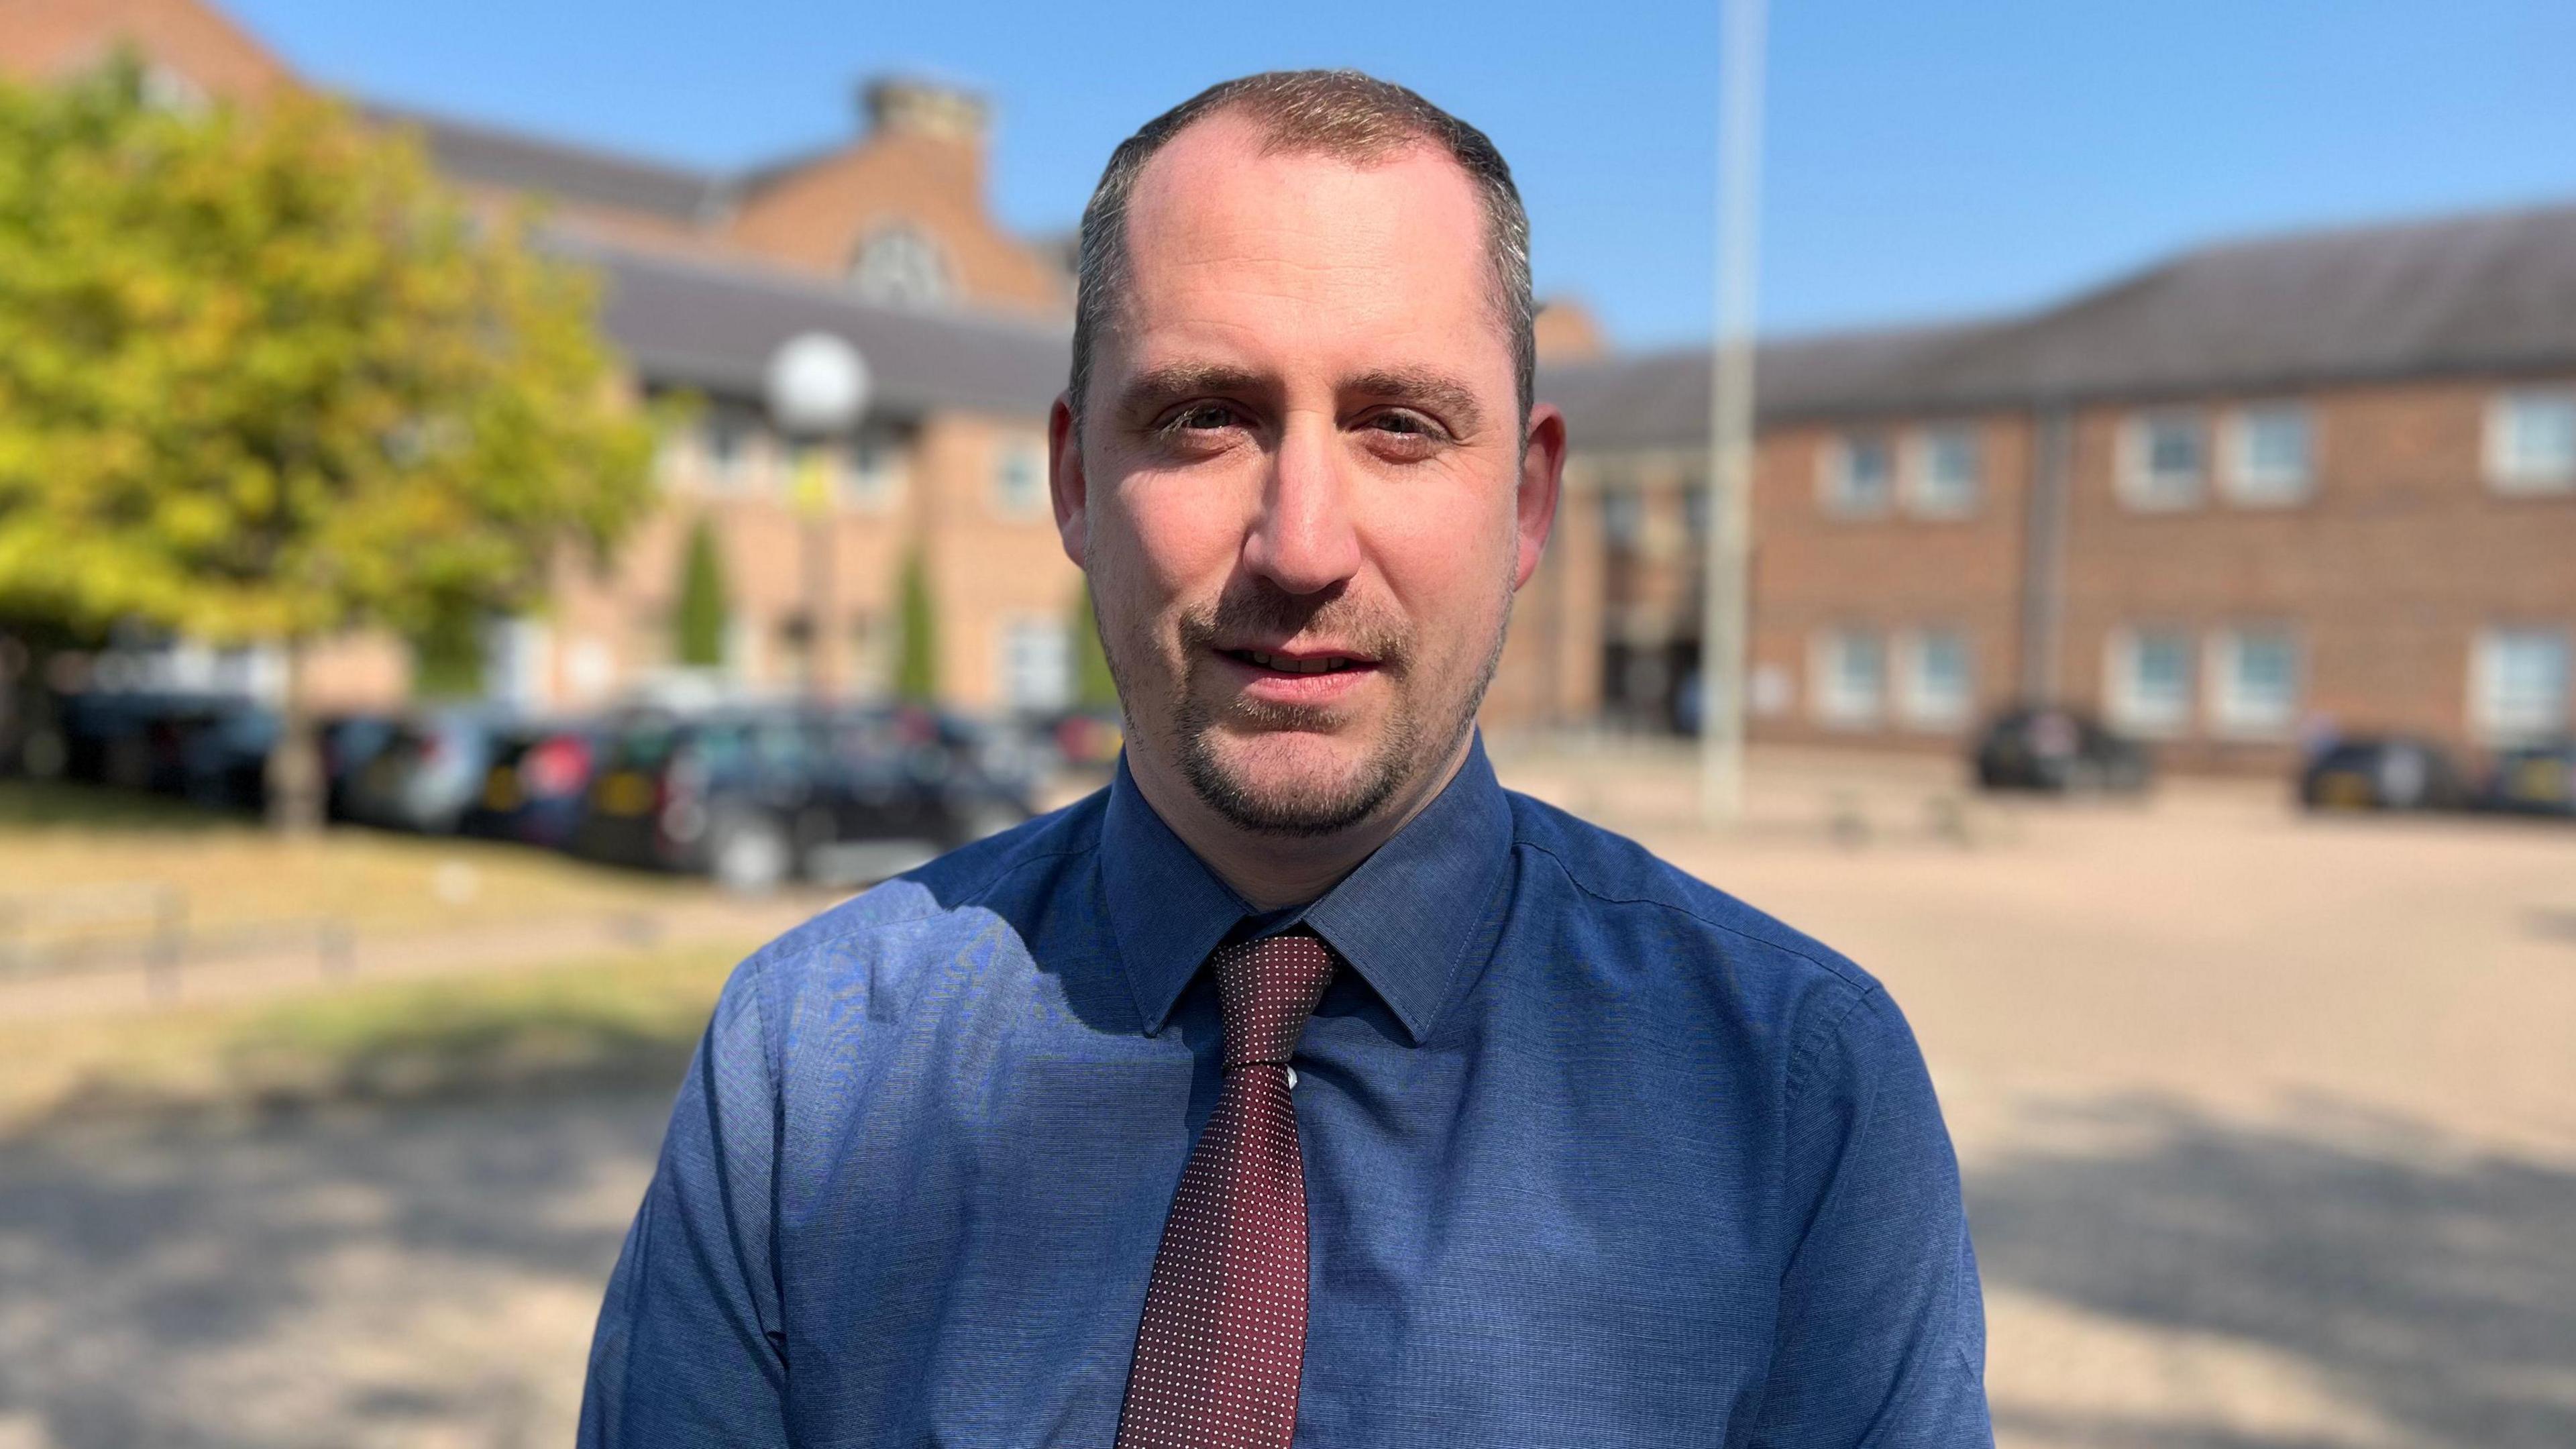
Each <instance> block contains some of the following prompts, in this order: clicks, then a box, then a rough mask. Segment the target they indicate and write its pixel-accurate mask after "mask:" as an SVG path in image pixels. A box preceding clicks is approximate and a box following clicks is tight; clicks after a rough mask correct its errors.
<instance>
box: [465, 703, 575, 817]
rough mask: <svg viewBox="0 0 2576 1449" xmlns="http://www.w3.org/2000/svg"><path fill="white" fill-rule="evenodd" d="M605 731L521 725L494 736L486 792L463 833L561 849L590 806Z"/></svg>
mask: <svg viewBox="0 0 2576 1449" xmlns="http://www.w3.org/2000/svg"><path fill="white" fill-rule="evenodd" d="M599 746H600V730H599V727H598V726H596V725H592V724H586V723H578V722H561V723H553V724H535V723H528V724H517V725H509V726H504V727H502V728H500V729H497V730H495V731H494V732H493V741H492V747H491V752H490V763H489V764H488V765H486V766H485V768H484V771H483V780H482V785H481V788H480V791H479V792H478V793H477V794H476V795H475V797H474V799H473V800H472V802H471V803H469V804H468V805H467V806H466V807H465V812H464V814H463V815H462V816H461V817H459V819H458V821H457V831H458V833H460V834H464V835H476V836H482V837H484V838H486V839H490V840H516V841H521V842H524V843H526V844H529V845H543V846H551V847H561V846H563V845H565V844H567V843H568V842H570V841H571V839H572V833H573V829H574V827H575V826H577V825H579V824H580V823H581V817H582V812H583V811H584V810H585V809H586V808H587V807H588V801H589V794H590V778H591V771H592V766H593V765H595V764H596V763H597V762H598V758H599Z"/></svg>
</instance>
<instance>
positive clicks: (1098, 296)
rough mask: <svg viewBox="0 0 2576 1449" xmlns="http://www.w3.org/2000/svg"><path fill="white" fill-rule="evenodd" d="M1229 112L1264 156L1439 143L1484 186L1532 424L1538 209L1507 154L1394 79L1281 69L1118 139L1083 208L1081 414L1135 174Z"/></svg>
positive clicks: (1500, 290) (1377, 157) (1117, 292)
mask: <svg viewBox="0 0 2576 1449" xmlns="http://www.w3.org/2000/svg"><path fill="white" fill-rule="evenodd" d="M1219 112H1224V113H1226V114H1229V115H1236V116H1241V117H1243V118H1244V119H1246V120H1248V121H1250V122H1251V123H1252V124H1253V125H1254V126H1256V127H1258V128H1259V129H1260V130H1261V131H1262V133H1263V136H1264V142H1263V146H1262V154H1264V155H1274V156H1275V155H1280V154H1297V153H1320V154H1322V155H1325V156H1330V157H1334V158H1337V159H1340V160H1344V161H1348V162H1350V163H1352V164H1353V165H1357V166H1369V165H1374V164H1376V163H1378V162H1380V161H1384V160H1386V159H1388V158H1390V157H1392V156H1394V155H1396V154H1398V153H1399V152H1402V151H1404V150H1406V149H1408V148H1410V147H1413V146H1421V145H1429V146H1434V147H1437V148H1439V149H1440V150H1441V151H1443V152H1445V153H1446V154H1447V155H1448V156H1449V158H1450V159H1451V160H1453V161H1455V162H1457V163H1458V165H1459V166H1460V168H1462V169H1463V170H1465V171H1466V173H1467V177H1468V179H1469V180H1470V181H1472V182H1474V183H1475V186H1476V192H1477V196H1478V199H1479V200H1480V202H1481V203H1482V207H1483V211H1484V214H1485V256H1486V264H1487V267H1488V269H1489V270H1490V271H1491V272H1492V274H1493V275H1492V278H1491V281H1492V284H1493V288H1494V301H1495V307H1494V310H1495V314H1496V318H1497V320H1498V321H1499V322H1500V323H1501V324H1502V327H1503V329H1504V331H1505V333H1506V334H1507V335H1508V336H1509V337H1510V339H1511V348H1512V366H1513V373H1514V381H1515V382H1516V384H1517V385H1518V388H1519V395H1520V411H1521V419H1522V421H1523V422H1524V423H1526V422H1527V421H1528V419H1529V413H1530V404H1531V399H1532V394H1533V391H1534V379H1535V375H1536V372H1537V354H1538V347H1537V339H1536V335H1535V329H1536V319H1537V314H1538V307H1537V304H1536V302H1535V301H1534V300H1533V299H1532V298H1531V295H1530V252H1529V212H1528V211H1527V210H1526V209H1524V208H1523V207H1522V205H1521V194H1520V190H1519V188H1517V187H1515V186H1514V185H1513V184H1512V169H1511V167H1510V166H1508V165H1506V164H1504V162H1503V153H1502V152H1500V151H1497V150H1496V149H1494V143H1493V142H1492V141H1491V140H1490V139H1488V138H1487V137H1486V135H1485V133H1484V132H1482V131H1479V130H1477V129H1476V128H1475V127H1473V126H1471V125H1468V124H1467V123H1466V122H1464V121H1462V120H1459V119H1458V118H1457V117H1456V116H1453V115H1451V114H1449V113H1448V112H1447V111H1444V110H1442V109H1440V108H1439V107H1438V106H1435V105H1433V104H1431V103H1430V102H1429V101H1426V100H1424V99H1423V98H1422V97H1421V96H1419V95H1417V94H1415V93H1414V92H1412V91H1410V90H1408V89H1406V88H1405V87H1403V86H1400V85H1396V84H1393V83H1392V82H1388V81H1382V80H1379V79H1377V78H1376V77H1374V76H1369V75H1363V74H1361V73H1360V72H1358V71H1355V70H1274V71H1265V72H1263V73H1262V74H1260V75H1248V76H1244V77H1243V78H1241V79H1239V80H1230V81H1225V82H1222V83H1220V84H1217V85H1213V86H1210V87H1208V88H1207V89H1206V90H1203V91H1201V92H1199V93H1198V94H1197V95H1195V96H1192V97H1190V98H1189V99H1188V100H1186V101H1183V102H1181V103H1180V104H1179V105H1177V106H1174V107H1172V108H1171V109H1170V110H1168V111H1165V112H1164V113H1163V114H1161V115H1159V116H1156V117H1155V118H1154V119H1152V120H1150V121H1147V122H1146V123H1145V124H1144V126H1143V127H1142V128H1140V129H1139V130H1138V131H1137V132H1136V134H1135V135H1132V136H1130V137H1128V138H1127V139H1126V140H1124V141H1122V142H1120V143H1119V144H1118V149H1117V150H1115V151H1113V152H1111V153H1110V155H1109V165H1108V167H1107V169H1105V170H1103V171H1102V172H1101V174H1100V184H1099V185H1098V186H1097V187H1095V188H1093V190H1092V193H1091V202H1090V204H1089V205H1087V206H1085V207H1084V208H1083V209H1082V240H1081V256H1080V262H1079V265H1078V276H1077V279H1076V284H1075V301H1074V313H1073V379H1072V386H1071V389H1070V400H1071V404H1072V409H1073V415H1074V418H1075V419H1076V421H1077V422H1078V421H1079V420H1080V419H1081V417H1082V408H1083V400H1084V393H1085V392H1086V390H1087V389H1088V388H1089V386H1090V383H1091V352H1092V348H1093V347H1095V346H1096V345H1097V344H1098V343H1099V340H1100V336H1101V333H1102V332H1103V331H1104V330H1105V329H1107V328H1109V327H1111V326H1113V325H1115V322H1116V318H1117V309H1118V306H1119V303H1120V301H1121V300H1122V297H1123V294H1124V292H1125V290H1126V286H1127V270H1128V252H1127V205H1128V201H1129V199H1130V198H1131V197H1132V196H1133V195H1134V193H1135V189H1136V178H1137V176H1138V175H1140V174H1141V173H1142V172H1143V171H1144V169H1145V163H1146V162H1148V161H1150V160H1152V159H1153V158H1154V155H1155V153H1156V152H1158V151H1160V150H1162V149H1163V147H1164V146H1165V145H1166V144H1168V143H1169V142H1170V141H1171V139H1172V138H1173V137H1174V136H1176V135H1179V134H1180V133H1181V132H1182V131H1183V130H1185V129H1187V128H1188V127H1189V125H1190V123H1192V122H1194V121H1198V120H1201V119H1203V118H1205V117H1207V116H1211V115H1214V114H1217V113H1219Z"/></svg>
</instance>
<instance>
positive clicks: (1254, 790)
mask: <svg viewBox="0 0 2576 1449" xmlns="http://www.w3.org/2000/svg"><path fill="white" fill-rule="evenodd" d="M1411 753H1412V752H1411V751H1410V750H1409V749H1406V748H1404V747H1403V746H1402V745H1401V743H1400V742H1398V741H1394V740H1382V741H1379V742H1378V745H1377V748H1374V749H1371V748H1369V747H1368V746H1366V745H1364V744H1361V743H1359V742H1355V741H1351V740H1348V739H1345V738H1341V737H1337V736H1333V735H1325V734H1317V733H1312V732H1308V731H1302V730H1264V731H1261V732H1258V733H1255V734H1249V735H1237V734H1233V733H1230V732H1228V731H1224V730H1206V731H1202V732H1200V733H1199V734H1198V735H1197V736H1196V737H1195V738H1193V739H1191V740H1190V741H1189V742H1188V744H1187V745H1186V746H1185V747H1184V749H1183V751H1182V758H1181V768H1182V773H1183V774H1184V775H1186V776H1187V777H1188V779H1189V782H1190V786H1191V788H1192V789H1193V790H1195V791H1196V792H1197V793H1198V796H1199V798H1200V799H1202V800H1204V801H1206V802H1207V804H1208V806H1209V807H1210V808H1211V809H1214V810H1215V811H1216V812H1217V813H1218V814H1220V815H1222V816H1224V817H1225V818H1226V819H1227V820H1229V821H1231V822H1232V823H1233V824H1235V825H1237V826H1239V827H1241V828H1243V829H1246V830H1254V831H1259V832H1262V833H1264V834H1273V835H1331V834H1334V833H1336V832H1338V831H1342V830H1346V829H1349V828H1350V827H1351V826H1354V825H1357V824H1360V823H1361V822H1362V821H1365V820H1367V819H1368V818H1369V817H1370V816H1371V815H1374V814H1375V813H1376V812H1377V811H1378V809H1379V808H1380V807H1381V806H1383V805H1384V804H1385V803H1386V802H1387V800H1388V798H1389V797H1390V796H1392V795H1393V794H1394V793H1395V791H1396V787H1397V786H1398V785H1399V784H1401V783H1402V778H1403V775H1404V767H1405V765H1406V764H1407V763H1409V762H1410V761H1409V757H1410V755H1411Z"/></svg>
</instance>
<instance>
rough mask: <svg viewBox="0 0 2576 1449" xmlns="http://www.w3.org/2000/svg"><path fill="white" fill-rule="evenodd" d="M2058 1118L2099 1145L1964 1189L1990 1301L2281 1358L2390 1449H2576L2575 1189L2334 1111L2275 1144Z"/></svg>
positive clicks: (2167, 1116)
mask: <svg viewBox="0 0 2576 1449" xmlns="http://www.w3.org/2000/svg"><path fill="white" fill-rule="evenodd" d="M2068 1117H2069V1120H2067V1121H2065V1122H2061V1123H2057V1124H2054V1125H2056V1126H2059V1127H2065V1128H2069V1129H2073V1130H2074V1131H2075V1132H2076V1133H2079V1134H2086V1135H2091V1136H2094V1137H2096V1138H2098V1139H2100V1140H2107V1141H2111V1142H2115V1143H2118V1144H2121V1145H2120V1146H2119V1147H2118V1148H2116V1149H2114V1150H2110V1151H2105V1152H2082V1153H2069V1154H2051V1155H2032V1156H2023V1157H2016V1158H2010V1159H2007V1160H2005V1161H2004V1162H2002V1163H2001V1164H1999V1165H1997V1166H1996V1167H1994V1168H1992V1169H1990V1170H1986V1171H1982V1172H1979V1173H1976V1174H1974V1175H1973V1177H1972V1180H1971V1181H1970V1182H1969V1184H1968V1201H1969V1216H1970V1220H1971V1223H1972V1225H1973V1227H1974V1230H1975V1233H1976V1239H1977V1247H1978V1254H1979V1258H1980V1260H1981V1263H1982V1266H1983V1269H1984V1275H1985V1278H1986V1281H1987V1283H1988V1284H1989V1285H1990V1286H1993V1287H2003V1286H2009V1287H2011V1288H2014V1289H2018V1290H2020V1291H2023V1292H2025V1293H2032V1294H2037V1295H2041V1296H2044V1297H2047V1298H2051V1299H2055V1300H2058V1301H2060V1302H2062V1303H2065V1304H2069V1305H2072V1306H2074V1307H2076V1308H2079V1309H2082V1310H2084V1311H2086V1312H2088V1313H2090V1314H2094V1315H2100V1316H2104V1317H2109V1318H2113V1319H2119V1320H2124V1321H2126V1322H2128V1323H2130V1324H2133V1325H2138V1326H2142V1327H2145V1328H2149V1329H2156V1330H2170V1331H2177V1332H2190V1333H2196V1334H2208V1335H2219V1336H2223V1337H2226V1338H2232V1339H2236V1340H2241V1341H2243V1342H2245V1343H2248V1344H2250V1345H2256V1346H2260V1347H2263V1348H2267V1349H2270V1350H2272V1351H2274V1352H2276V1353H2282V1354H2287V1355H2290V1356H2293V1357H2295V1358H2297V1359H2300V1360H2303V1361H2304V1362H2305V1363H2307V1364H2308V1365H2309V1366H2311V1367H2312V1368H2313V1369H2314V1370H2315V1372H2316V1373H2317V1374H2318V1376H2319V1377H2320V1379H2322V1380H2323V1381H2324V1382H2326V1383H2327V1384H2329V1385H2331V1386H2332V1387H2333V1388H2334V1390H2335V1391H2336V1392H2337V1394H2338V1396H2339V1397H2341V1398H2342V1399H2343V1401H2344V1402H2347V1403H2350V1404H2353V1405H2356V1406H2361V1407H2366V1408H2368V1409H2370V1410H2372V1411H2374V1412H2375V1413H2376V1414H2377V1416H2378V1417H2379V1418H2380V1419H2381V1420H2383V1421H2384V1422H2385V1423H2386V1424H2387V1425H2388V1426H2389V1429H2390V1431H2391V1438H2392V1441H2393V1442H2397V1443H2403V1444H2407V1445H2428V1446H2429V1445H2436V1444H2444V1445H2461V1446H2478V1449H2523V1446H2529V1449H2565V1446H2568V1445H2576V1173H2570V1172H2568V1171H2565V1170H2563V1169H2561V1168H2556V1167H2551V1166H2546V1165H2541V1164H2537V1163H2533V1162H2527V1161H2521V1160H2516V1159H2509V1158H2500V1157H2495V1156H2486V1155H2469V1154H2463V1153H2461V1152H2459V1151H2457V1150H2455V1149H2452V1148H2448V1147H2446V1146H2445V1144H2444V1141H2443V1139H2442V1137H2441V1135H2440V1134H2438V1133H2437V1132H2435V1131H2433V1130H2431V1129H2428V1128H2424V1127H2422V1126H2420V1125H2417V1124H2413V1123H2408V1122H2404V1121H2395V1120H2391V1119H2388V1118H2384V1117H2374V1116H2365V1115H2362V1114H2358V1113H2355V1112H2352V1111H2350V1110H2347V1109H2343V1108H2339V1107H2336V1106H2334V1105H2332V1104H2321V1103H2320V1104H2309V1105H2308V1106H2307V1107H2306V1108H2304V1109H2303V1110H2302V1111H2301V1112H2299V1113H2298V1114H2296V1115H2295V1116H2294V1118H2293V1120H2292V1124H2291V1125H2290V1126H2288V1127H2284V1128H2279V1129H2274V1130H2251V1129H2247V1128H2243V1127H2238V1126H2233V1125H2228V1124H2223V1123H2220V1122H2217V1121H2214V1120H2211V1119H2209V1118H2206V1117H2203V1116H2201V1115H2199V1114H2197V1113H2195V1112H2192V1111H2190V1110H2187V1109H2184V1108H2180V1107H2176V1106H2173V1105H2170V1104H2164V1103H2155V1102H2124V1103H2120V1104H2116V1105H2111V1106H2105V1107H2100V1108H2092V1109H2087V1110H2085V1111H2083V1112H2080V1113H2070V1114H2068ZM2178 1407H2183V1408H2186V1409H2187V1407H2188V1406H2178ZM1997 1427H1998V1428H1999V1429H2000V1430H2003V1431H2005V1432H2007V1433H2009V1432H2011V1431H2013V1430H2015V1429H2019V1430H2021V1431H2023V1432H2026V1433H2029V1434H2031V1435H2033V1436H2034V1437H2042V1438H2045V1439H2047V1440H2049V1441H2051V1442H2058V1443H2076V1444H2087V1445H2100V1446H2103V1449H2131V1446H2136V1449H2147V1446H2155V1449H2309V1446H2311V1445H2318V1444H2321V1443H2323V1442H2324V1441H2319V1440H2314V1439H2309V1438H2304V1437H2265V1436H2261V1435H2253V1436H2249V1435H2247V1434H2243V1433H2234V1432H2211V1433H2207V1434H2202V1435H2198V1436H2195V1435H2193V1434H2192V1433H2191V1432H2189V1431H2182V1432H2180V1433H2179V1434H2178V1433H2177V1430H2176V1429H2175V1428H2174V1427H2173V1426H2172V1425H2171V1424H2168V1423H2155V1424H2141V1423H2135V1422H2124V1421H2119V1420H2103V1421H2098V1422H2087V1421H2081V1420H2072V1419H2069V1418H2067V1417H2065V1416H2059V1415H2050V1416H2044V1417H2035V1416H2024V1417H2022V1418H2019V1419H2016V1418H2014V1417H2012V1416H2010V1415H2009V1414H2006V1413H1999V1414H1998V1417H1997ZM2337 1442H2340V1441H2337Z"/></svg>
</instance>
